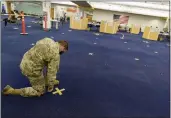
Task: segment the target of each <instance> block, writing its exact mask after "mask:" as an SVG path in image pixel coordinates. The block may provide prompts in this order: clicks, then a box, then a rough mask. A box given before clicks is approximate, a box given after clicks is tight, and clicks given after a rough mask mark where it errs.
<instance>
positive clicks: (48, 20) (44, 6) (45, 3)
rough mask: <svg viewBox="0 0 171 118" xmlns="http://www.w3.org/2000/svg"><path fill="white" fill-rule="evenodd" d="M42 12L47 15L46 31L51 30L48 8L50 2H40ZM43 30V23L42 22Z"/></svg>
mask: <svg viewBox="0 0 171 118" xmlns="http://www.w3.org/2000/svg"><path fill="white" fill-rule="evenodd" d="M42 6H43V12H46V13H47V29H51V18H50V8H51V2H42ZM43 28H45V21H44V20H43Z"/></svg>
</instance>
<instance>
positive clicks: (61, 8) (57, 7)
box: [51, 3, 75, 17]
mask: <svg viewBox="0 0 171 118" xmlns="http://www.w3.org/2000/svg"><path fill="white" fill-rule="evenodd" d="M51 7H52V8H55V16H56V15H57V16H58V17H60V16H63V12H65V13H66V16H73V15H75V13H72V12H67V8H68V7H74V6H67V5H59V4H55V3H53V4H51Z"/></svg>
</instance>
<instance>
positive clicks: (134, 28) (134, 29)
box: [131, 25, 140, 34]
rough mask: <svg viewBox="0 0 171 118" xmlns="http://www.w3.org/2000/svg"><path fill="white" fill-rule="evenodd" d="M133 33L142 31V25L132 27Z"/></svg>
mask: <svg viewBox="0 0 171 118" xmlns="http://www.w3.org/2000/svg"><path fill="white" fill-rule="evenodd" d="M131 33H132V34H139V33H140V27H138V26H135V25H133V26H132V28H131Z"/></svg>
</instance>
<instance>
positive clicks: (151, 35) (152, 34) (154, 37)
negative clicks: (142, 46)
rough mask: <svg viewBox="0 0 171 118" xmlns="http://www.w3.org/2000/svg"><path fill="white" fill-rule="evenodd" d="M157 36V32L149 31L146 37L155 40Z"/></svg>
mask: <svg viewBox="0 0 171 118" xmlns="http://www.w3.org/2000/svg"><path fill="white" fill-rule="evenodd" d="M158 36H159V33H158V32H150V34H149V38H148V39H150V40H155V41H157V39H158Z"/></svg>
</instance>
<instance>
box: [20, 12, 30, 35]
mask: <svg viewBox="0 0 171 118" xmlns="http://www.w3.org/2000/svg"><path fill="white" fill-rule="evenodd" d="M20 34H21V35H26V34H28V33H26V27H25V21H24V15H22V33H20Z"/></svg>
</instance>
